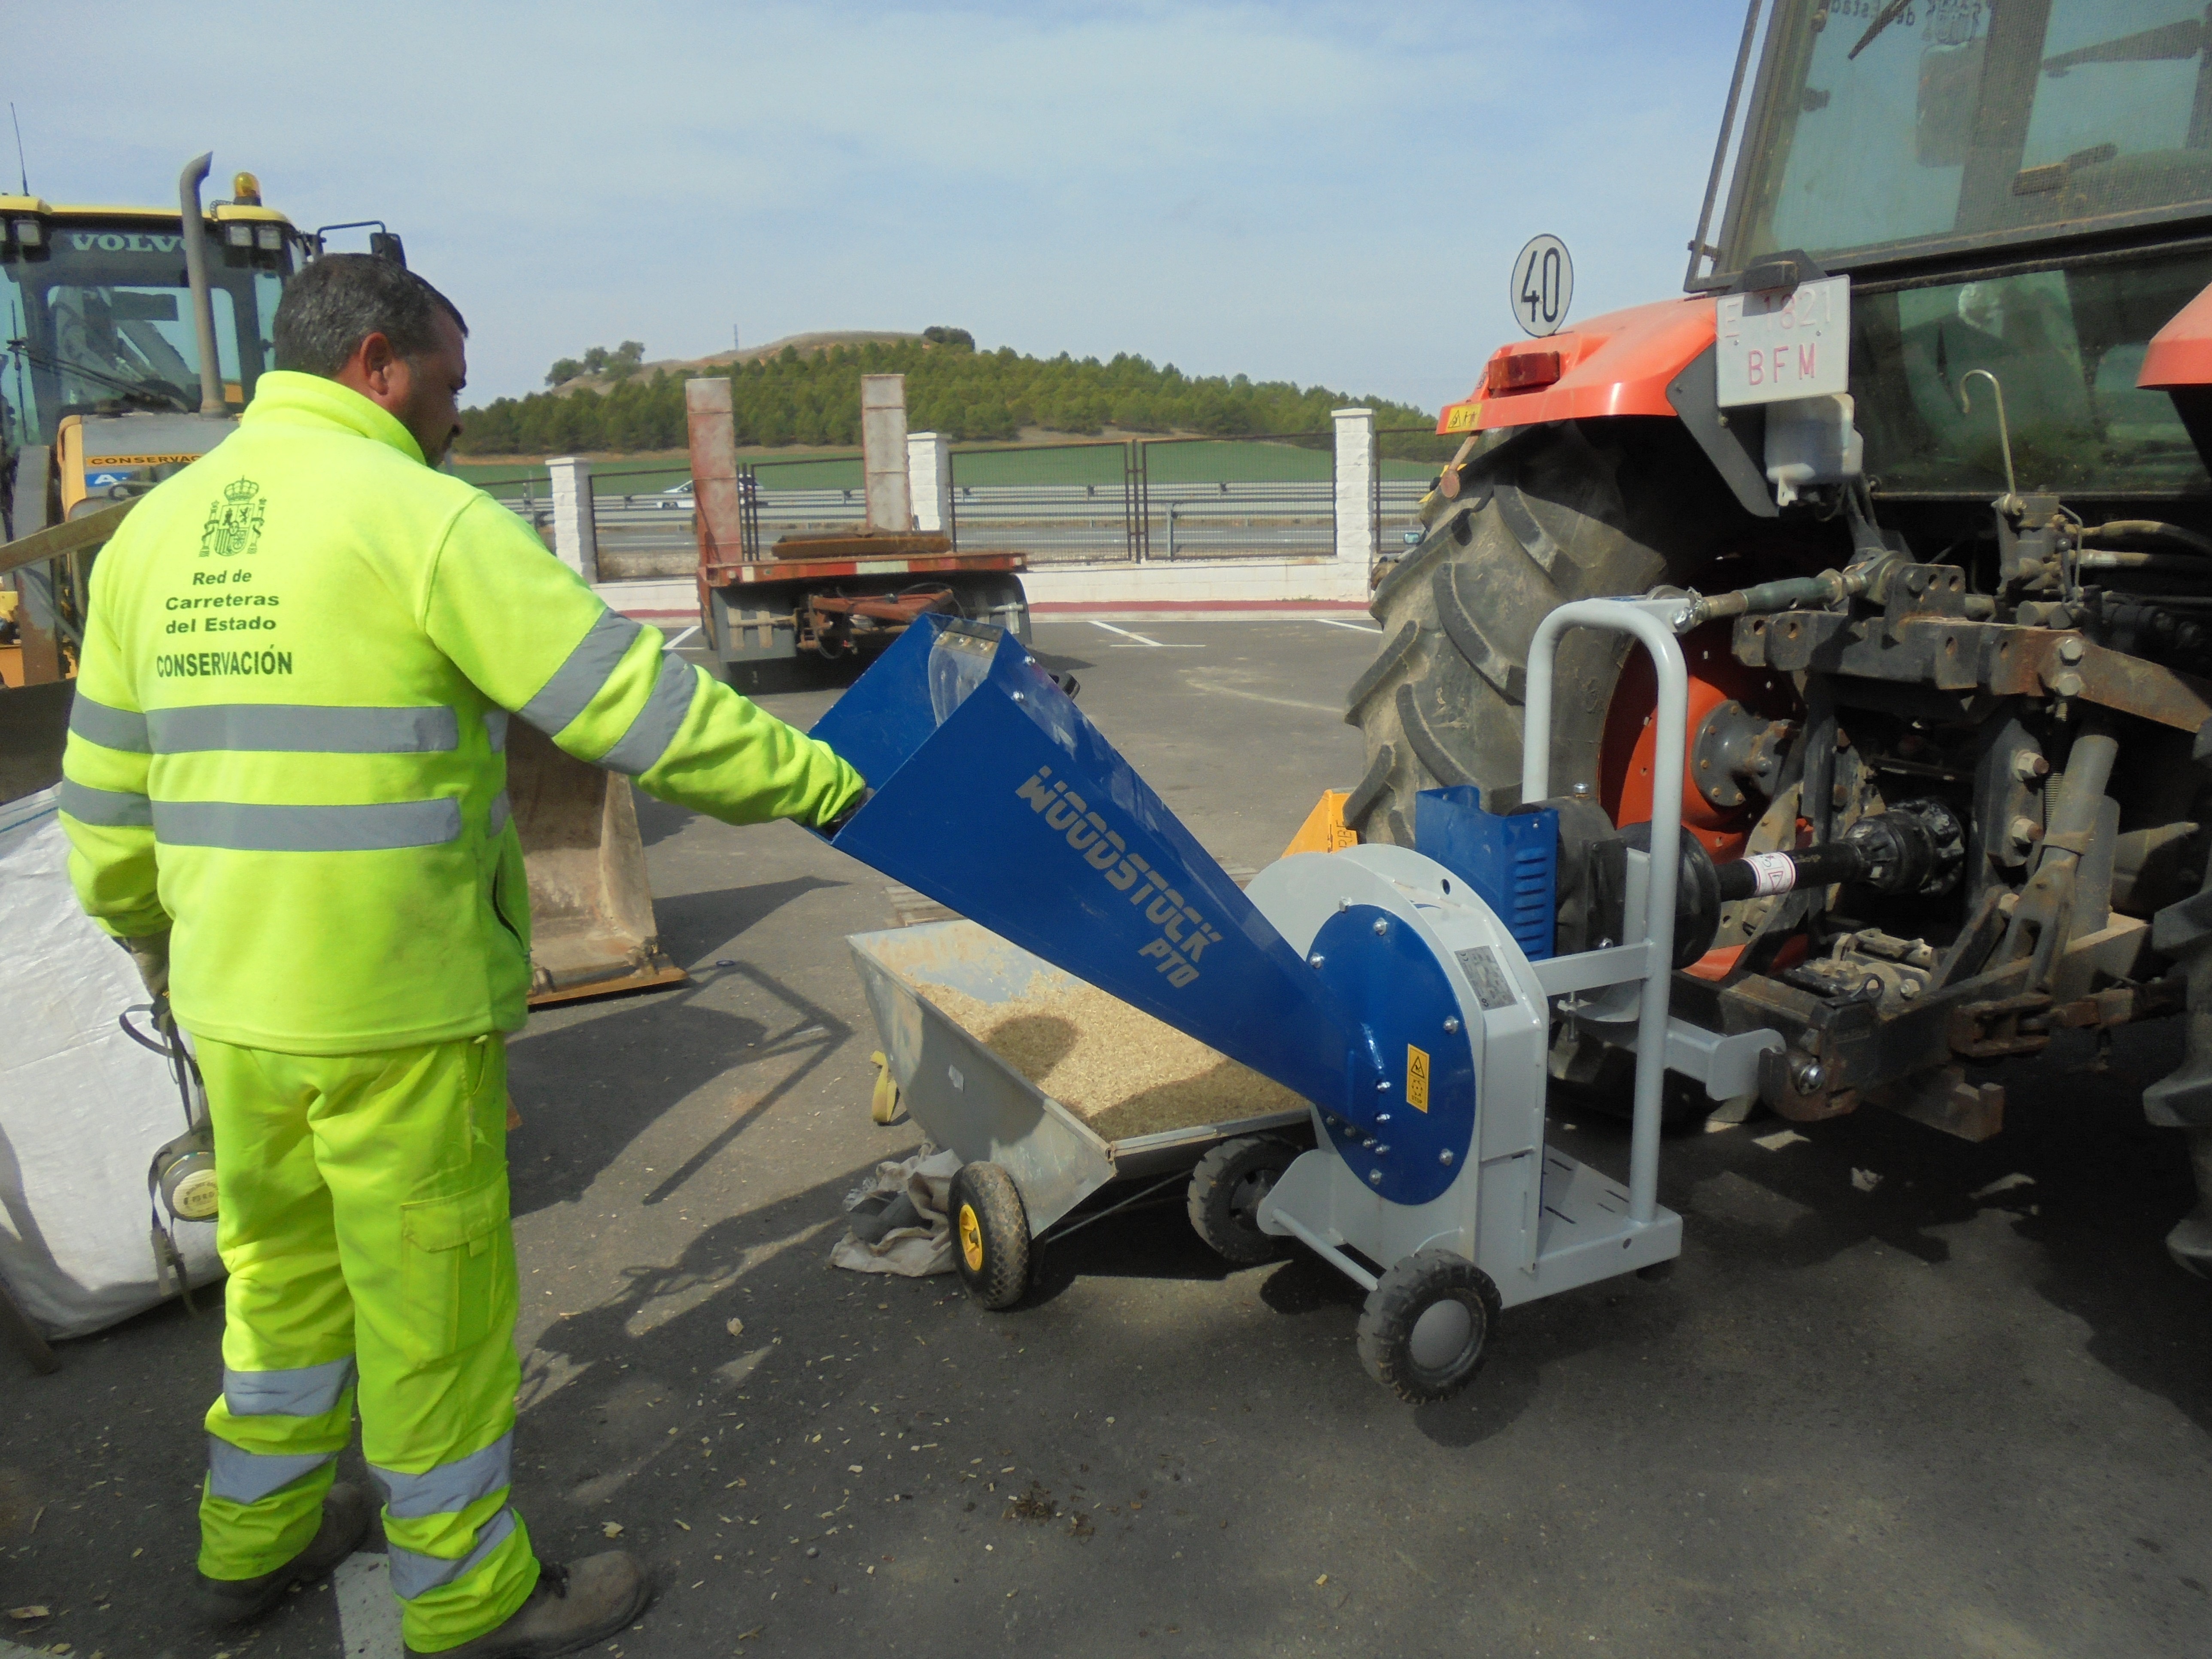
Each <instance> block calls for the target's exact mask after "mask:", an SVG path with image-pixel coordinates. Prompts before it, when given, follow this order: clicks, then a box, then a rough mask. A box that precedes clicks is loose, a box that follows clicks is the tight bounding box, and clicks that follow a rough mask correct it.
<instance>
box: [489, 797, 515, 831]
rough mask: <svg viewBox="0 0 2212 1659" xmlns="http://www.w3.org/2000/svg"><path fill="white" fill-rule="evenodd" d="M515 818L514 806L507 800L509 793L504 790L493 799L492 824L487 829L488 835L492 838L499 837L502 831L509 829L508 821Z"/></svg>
mask: <svg viewBox="0 0 2212 1659" xmlns="http://www.w3.org/2000/svg"><path fill="white" fill-rule="evenodd" d="M513 816H514V806H513V803H512V802H511V801H509V800H508V799H507V791H506V790H504V789H502V790H501V791H500V792H499V793H497V794H496V795H494V796H493V797H492V798H491V823H490V824H489V826H488V827H487V829H486V833H487V834H488V835H491V836H496V835H498V834H499V832H500V831H501V830H502V829H506V828H507V820H508V819H509V818H511V817H513Z"/></svg>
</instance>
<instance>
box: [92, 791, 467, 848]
mask: <svg viewBox="0 0 2212 1659" xmlns="http://www.w3.org/2000/svg"><path fill="white" fill-rule="evenodd" d="M87 822H90V820H87ZM153 823H154V839H155V841H157V842H164V843H166V844H167V845H168V846H171V847H220V848H227V849H228V850H229V851H232V852H235V853H369V852H379V851H384V850H387V849H390V848H400V847H438V846H442V845H443V844H444V843H446V842H449V841H458V840H459V839H460V834H461V804H460V802H459V801H458V800H456V799H453V798H452V797H451V796H440V797H439V798H438V799H435V800H401V801H380V802H377V803H374V805H364V806H257V805H247V804H246V803H245V802H243V801H228V800H161V801H155V803H154V818H153Z"/></svg>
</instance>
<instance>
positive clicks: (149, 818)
mask: <svg viewBox="0 0 2212 1659" xmlns="http://www.w3.org/2000/svg"><path fill="white" fill-rule="evenodd" d="M56 800H57V804H58V805H59V806H60V807H61V809H62V811H64V812H66V813H68V814H69V815H70V817H73V818H75V819H76V821H77V822H78V823H96V824H98V825H100V827H101V828H102V829H145V828H146V827H147V826H148V825H149V824H151V823H153V822H154V803H153V802H152V801H151V800H149V799H147V798H146V797H145V796H143V795H134V794H131V793H129V792H127V791H125V790H121V789H94V788H92V787H89V786H88V785H86V784H82V783H76V782H74V781H71V780H70V779H68V778H64V779H63V780H62V783H61V789H60V792H59V793H58V796H57V797H56Z"/></svg>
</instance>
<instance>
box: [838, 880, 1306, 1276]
mask: <svg viewBox="0 0 2212 1659" xmlns="http://www.w3.org/2000/svg"><path fill="white" fill-rule="evenodd" d="M846 943H847V944H848V945H851V946H852V949H853V960H854V965H855V966H856V967H857V968H858V969H859V970H860V983H861V986H862V987H863V988H864V989H865V990H866V993H867V998H868V1006H869V1008H870V1009H871V1010H872V1011H873V1012H874V1014H875V1017H876V1029H877V1030H878V1031H879V1032H881V1033H882V1035H883V1040H884V1058H885V1060H887V1061H888V1062H889V1065H890V1073H891V1077H892V1079H893V1080H894V1081H895V1082H896V1083H897V1085H898V1088H899V1097H900V1100H901V1102H902V1103H903V1104H904V1106H905V1107H906V1109H907V1111H908V1113H909V1114H910V1115H912V1116H913V1118H914V1121H915V1122H916V1123H918V1124H920V1125H921V1127H922V1128H923V1129H924V1130H926V1131H927V1133H928V1135H929V1138H930V1139H932V1140H933V1141H934V1142H935V1143H936V1144H937V1145H938V1146H943V1147H949V1148H951V1150H952V1151H954V1152H958V1153H959V1154H960V1157H961V1160H962V1162H963V1163H967V1164H997V1165H998V1166H999V1167H1000V1168H1001V1169H1003V1170H1006V1173H1007V1174H1008V1175H1010V1176H1012V1177H1013V1182H1014V1185H1015V1188H1017V1190H1018V1192H1019V1193H1020V1194H1021V1199H1022V1208H1023V1211H1024V1214H1025V1215H1026V1216H1027V1218H1028V1221H1029V1227H1030V1235H1031V1236H1032V1237H1040V1238H1041V1237H1044V1236H1045V1235H1046V1234H1047V1233H1048V1232H1049V1231H1051V1230H1052V1229H1053V1228H1054V1227H1055V1226H1056V1225H1059V1224H1060V1222H1061V1221H1063V1220H1064V1219H1066V1218H1067V1217H1068V1216H1069V1215H1070V1214H1071V1212H1073V1211H1074V1210H1075V1209H1076V1207H1077V1206H1079V1205H1080V1204H1081V1203H1082V1202H1083V1201H1084V1200H1085V1199H1087V1198H1089V1197H1090V1196H1091V1194H1093V1193H1096V1192H1097V1191H1098V1190H1099V1189H1100V1188H1103V1187H1104V1186H1106V1185H1107V1184H1108V1183H1109V1182H1114V1181H1127V1180H1139V1179H1143V1178H1145V1177H1152V1178H1155V1180H1156V1182H1158V1184H1161V1185H1165V1184H1168V1183H1170V1182H1179V1181H1180V1178H1181V1177H1182V1176H1183V1175H1185V1174H1187V1173H1188V1171H1189V1170H1191V1169H1192V1168H1193V1167H1194V1165H1195V1164H1197V1163H1198V1161H1199V1160H1200V1158H1202V1157H1203V1156H1204V1155H1205V1154H1206V1152H1207V1151H1208V1149H1210V1148H1212V1147H1213V1146H1218V1145H1219V1144H1220V1143H1221V1142H1223V1141H1225V1140H1229V1139H1235V1138H1237V1137H1238V1136H1243V1135H1257V1134H1267V1133H1271V1132H1279V1131H1282V1130H1285V1129H1289V1130H1297V1129H1300V1128H1302V1127H1303V1126H1304V1124H1305V1123H1306V1121H1307V1117H1308V1113H1307V1110H1306V1109H1305V1108H1304V1106H1303V1105H1301V1106H1298V1107H1295V1108H1293V1109H1290V1110H1287V1111H1280V1112H1271V1113H1267V1114H1266V1115H1261V1116H1258V1117H1248V1118H1240V1119H1237V1120H1235V1121H1227V1122H1219V1123H1203V1124H1194V1125H1192V1126H1190V1127H1186V1128H1177V1129H1169V1130H1164V1131H1162V1132H1160V1133H1156V1134H1146V1135H1132V1136H1129V1137H1127V1139H1120V1140H1109V1139H1104V1138H1103V1137H1102V1136H1101V1135H1100V1134H1099V1133H1097V1131H1096V1130H1095V1129H1093V1128H1092V1127H1091V1126H1090V1125H1089V1124H1088V1123H1086V1122H1085V1121H1083V1119H1082V1118H1081V1117H1080V1116H1079V1115H1077V1114H1076V1113H1075V1112H1073V1111H1071V1110H1070V1109H1068V1108H1067V1107H1066V1106H1064V1105H1062V1104H1061V1103H1060V1102H1059V1101H1057V1100H1054V1098H1053V1097H1051V1096H1049V1095H1048V1094H1045V1093H1044V1092H1043V1091H1041V1090H1039V1089H1038V1088H1037V1087H1036V1085H1035V1084H1033V1083H1031V1082H1030V1080H1029V1079H1027V1078H1025V1077H1024V1076H1023V1075H1022V1074H1021V1073H1019V1072H1018V1071H1016V1070H1015V1069H1014V1068H1013V1067H1012V1066H1010V1065H1008V1064H1007V1063H1006V1061H1005V1060H1002V1059H1000V1057H999V1056H998V1055H997V1054H994V1053H992V1051H991V1050H990V1049H989V1048H987V1047H986V1046H985V1045H984V1042H983V1040H982V1039H981V1038H980V1037H978V1036H975V1035H974V1034H973V1033H972V1032H970V1031H969V1030H966V1029H965V1028H964V1027H963V1026H962V1025H960V1024H958V1023H957V1022H956V1021H955V1020H953V1019H952V1018H951V1017H950V1016H949V1015H947V1014H946V1013H945V1012H944V1011H943V1010H942V1009H940V1008H939V1007H937V1006H935V1005H934V1004H933V1003H932V1002H930V1001H929V1000H927V998H926V997H924V996H923V995H922V994H921V989H920V987H922V986H926V985H939V986H944V987H948V988H950V989H951V990H955V991H959V992H961V993H963V994H966V995H968V996H970V997H973V998H975V1000H977V1001H979V1002H987V1003H994V1004H996V1003H1002V1002H1006V1001H1010V1000H1012V999H1014V998H1016V997H1019V996H1022V995H1024V994H1030V993H1034V992H1036V991H1039V990H1049V989H1058V988H1062V987H1074V986H1076V985H1078V984H1079V983H1080V982H1081V981H1078V980H1077V979H1076V978H1075V977H1074V975H1071V974H1066V973H1064V972H1062V971H1061V970H1060V969H1057V968H1054V966H1052V965H1051V964H1050V963H1048V962H1046V961H1044V960H1043V959H1042V957H1035V956H1031V955H1030V953H1029V952H1028V951H1024V950H1023V949H1021V947H1020V946H1018V945H1010V944H1008V943H1007V942H1006V940H1005V939H1000V937H999V936H998V935H997V934H995V933H991V932H989V931H987V929H985V928H982V927H978V926H977V925H976V924H975V923H974V922H972V921H940V922H932V923H929V924H927V925H926V926H923V927H895V928H890V929H888V930H886V931H884V932H883V933H855V934H853V935H851V936H850V937H848V939H847V940H846ZM1144 1196H1146V1194H1142V1193H1139V1194H1133V1198H1138V1199H1140V1198H1142V1197H1144ZM1115 1207H1119V1206H1115ZM1083 1219H1085V1220H1087V1219H1089V1217H1088V1216H1086V1217H1085V1218H1083Z"/></svg>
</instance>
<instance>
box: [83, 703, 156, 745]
mask: <svg viewBox="0 0 2212 1659" xmlns="http://www.w3.org/2000/svg"><path fill="white" fill-rule="evenodd" d="M69 729H70V731H72V732H75V733H76V735H77V736H78V737H80V738H84V739H86V740H87V741H88V742H90V743H96V744H99V745H100V747H101V748H102V749H120V750H124V751H125V752H126V753H128V754H132V755H150V754H151V753H153V752H154V751H153V750H152V749H150V748H149V747H148V745H147V741H146V717H145V716H144V715H143V714H139V713H138V712H137V710H136V709H131V708H109V707H108V706H107V705H106V703H104V702H94V701H93V700H92V699H91V698H90V697H88V696H85V695H84V693H83V692H82V691H80V692H78V693H77V694H76V701H75V702H72V703H70V719H69Z"/></svg>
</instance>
